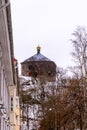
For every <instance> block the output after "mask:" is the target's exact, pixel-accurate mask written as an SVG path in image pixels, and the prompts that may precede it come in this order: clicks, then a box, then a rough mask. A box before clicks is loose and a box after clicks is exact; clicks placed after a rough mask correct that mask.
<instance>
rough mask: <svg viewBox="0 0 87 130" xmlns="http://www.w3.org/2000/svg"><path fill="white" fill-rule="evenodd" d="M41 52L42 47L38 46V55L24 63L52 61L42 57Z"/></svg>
mask: <svg viewBox="0 0 87 130" xmlns="http://www.w3.org/2000/svg"><path fill="white" fill-rule="evenodd" d="M40 51H41V47H40V46H39V45H38V46H37V53H36V54H35V55H33V56H31V57H30V58H28V59H26V60H25V61H23V62H22V63H24V62H29V61H51V60H50V59H49V58H47V57H46V56H44V55H42V54H41V53H40Z"/></svg>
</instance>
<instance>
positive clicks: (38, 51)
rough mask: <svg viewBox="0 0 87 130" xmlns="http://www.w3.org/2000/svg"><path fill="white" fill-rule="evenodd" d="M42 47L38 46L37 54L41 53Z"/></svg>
mask: <svg viewBox="0 0 87 130" xmlns="http://www.w3.org/2000/svg"><path fill="white" fill-rule="evenodd" d="M40 50H41V47H40V46H39V45H38V46H37V53H40Z"/></svg>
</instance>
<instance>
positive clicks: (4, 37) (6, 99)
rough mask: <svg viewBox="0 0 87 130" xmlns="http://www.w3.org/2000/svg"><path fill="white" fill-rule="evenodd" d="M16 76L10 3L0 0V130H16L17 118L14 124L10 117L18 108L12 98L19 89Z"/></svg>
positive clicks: (7, 0) (6, 0)
mask: <svg viewBox="0 0 87 130" xmlns="http://www.w3.org/2000/svg"><path fill="white" fill-rule="evenodd" d="M15 76H16V74H15V65H14V50H13V36H12V21H11V10H10V1H9V0H0V130H16V129H15V128H14V126H15V125H16V117H15V120H14V122H13V123H12V122H11V115H10V112H11V109H12V108H11V107H12V105H13V106H16V101H15V103H14V100H12V97H11V95H12V92H14V93H15V95H16V92H15V89H14V88H17V87H18V85H17V82H16V78H17V77H16V78H15ZM15 86H16V87H15ZM16 91H17V89H16ZM15 100H16V99H15ZM14 110H15V111H16V109H15V107H13V111H14ZM15 111H14V113H16V112H15ZM17 130H19V129H17Z"/></svg>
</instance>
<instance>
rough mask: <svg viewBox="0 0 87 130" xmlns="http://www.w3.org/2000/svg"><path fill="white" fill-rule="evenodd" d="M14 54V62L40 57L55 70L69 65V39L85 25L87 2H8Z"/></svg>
mask: <svg viewBox="0 0 87 130" xmlns="http://www.w3.org/2000/svg"><path fill="white" fill-rule="evenodd" d="M11 11H12V26H13V40H14V54H15V58H17V59H18V62H19V64H20V62H22V61H24V60H25V59H27V58H29V57H30V56H32V55H34V54H36V46H37V45H38V44H39V45H40V46H41V53H42V54H43V55H45V56H46V57H48V58H49V59H51V60H53V61H55V63H56V64H57V66H58V67H63V68H66V67H68V66H71V65H72V56H71V55H70V52H71V51H72V45H71V42H70V39H71V38H72V35H71V34H72V33H73V31H74V30H75V28H76V26H86V24H87V0H11Z"/></svg>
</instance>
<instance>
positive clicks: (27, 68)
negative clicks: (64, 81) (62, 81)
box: [21, 45, 56, 81]
mask: <svg viewBox="0 0 87 130" xmlns="http://www.w3.org/2000/svg"><path fill="white" fill-rule="evenodd" d="M40 50H41V47H40V46H39V45H38V46H37V53H36V54H35V55H33V56H31V57H30V58H28V59H26V60H25V61H23V62H22V63H21V72H22V75H23V76H30V77H37V78H45V79H47V80H50V81H55V79H56V64H55V63H54V62H53V61H51V60H50V59H48V58H47V57H45V56H44V55H42V54H41V53H40Z"/></svg>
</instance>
